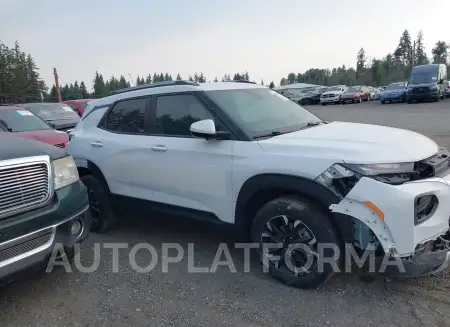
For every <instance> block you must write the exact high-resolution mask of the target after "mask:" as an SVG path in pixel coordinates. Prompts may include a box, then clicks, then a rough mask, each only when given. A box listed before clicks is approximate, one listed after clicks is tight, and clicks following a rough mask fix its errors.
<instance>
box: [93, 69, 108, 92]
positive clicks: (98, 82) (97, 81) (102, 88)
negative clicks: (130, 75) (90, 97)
mask: <svg viewBox="0 0 450 327" xmlns="http://www.w3.org/2000/svg"><path fill="white" fill-rule="evenodd" d="M93 85H94V86H93V88H94V96H95V97H97V98H100V97H103V96H105V95H106V93H107V89H106V85H105V81H104V80H103V76H102V75H101V74H99V73H98V72H95V78H94V83H93Z"/></svg>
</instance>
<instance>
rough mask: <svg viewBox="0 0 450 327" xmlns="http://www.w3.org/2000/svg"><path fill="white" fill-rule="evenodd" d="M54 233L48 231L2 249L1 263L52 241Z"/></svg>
mask: <svg viewBox="0 0 450 327" xmlns="http://www.w3.org/2000/svg"><path fill="white" fill-rule="evenodd" d="M51 236H52V234H51V233H48V234H45V235H42V236H39V237H36V238H33V239H31V240H28V241H25V242H23V243H20V244H16V245H13V246H11V247H9V248H6V249H4V250H1V251H0V263H1V262H3V261H6V260H9V259H13V258H15V257H17V256H19V255H22V254H25V253H27V252H30V251H33V250H35V249H37V248H39V247H41V246H42V245H44V244H46V243H47V242H48V241H50V239H51Z"/></svg>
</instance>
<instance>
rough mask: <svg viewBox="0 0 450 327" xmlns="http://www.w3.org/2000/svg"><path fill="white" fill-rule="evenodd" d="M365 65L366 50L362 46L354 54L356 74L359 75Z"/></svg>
mask: <svg viewBox="0 0 450 327" xmlns="http://www.w3.org/2000/svg"><path fill="white" fill-rule="evenodd" d="M365 66H366V52H365V51H364V49H363V48H361V49H360V50H359V51H358V54H357V55H356V76H357V77H359V76H361V75H362V74H363V72H364V67H365Z"/></svg>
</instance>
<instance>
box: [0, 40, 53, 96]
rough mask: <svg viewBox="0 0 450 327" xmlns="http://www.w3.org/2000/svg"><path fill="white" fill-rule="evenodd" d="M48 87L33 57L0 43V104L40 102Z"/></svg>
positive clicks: (17, 45) (15, 45)
mask: <svg viewBox="0 0 450 327" xmlns="http://www.w3.org/2000/svg"><path fill="white" fill-rule="evenodd" d="M46 91H47V87H46V86H45V83H44V81H43V80H42V79H41V78H40V76H39V69H38V67H37V66H36V63H35V61H34V59H33V57H32V56H31V55H30V54H27V53H25V52H23V51H22V50H21V49H20V45H19V42H16V43H15V44H14V47H12V48H9V47H8V46H6V45H5V44H4V43H3V42H1V41H0V104H2V103H17V102H34V101H38V100H39V101H40V98H41V93H45V92H46Z"/></svg>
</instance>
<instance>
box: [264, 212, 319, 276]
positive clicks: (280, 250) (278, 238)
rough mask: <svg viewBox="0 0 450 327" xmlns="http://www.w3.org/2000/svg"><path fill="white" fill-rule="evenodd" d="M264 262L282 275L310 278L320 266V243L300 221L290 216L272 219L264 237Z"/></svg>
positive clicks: (267, 224)
mask: <svg viewBox="0 0 450 327" xmlns="http://www.w3.org/2000/svg"><path fill="white" fill-rule="evenodd" d="M260 242H261V245H262V246H263V251H262V256H263V258H262V259H263V262H266V263H268V264H269V265H271V266H273V267H274V268H275V269H277V270H279V271H280V272H282V273H284V274H287V275H293V276H300V275H308V274H309V273H311V272H312V271H313V270H314V269H315V268H316V267H317V264H318V257H319V255H318V252H317V245H318V243H317V240H316V237H315V235H314V233H313V232H312V231H311V229H310V228H309V227H308V226H306V224H304V223H303V222H302V221H301V220H298V219H294V218H292V217H290V216H287V215H279V216H275V217H272V218H271V219H269V220H268V221H267V223H266V225H265V227H264V230H263V232H262V234H261V240H260Z"/></svg>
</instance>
